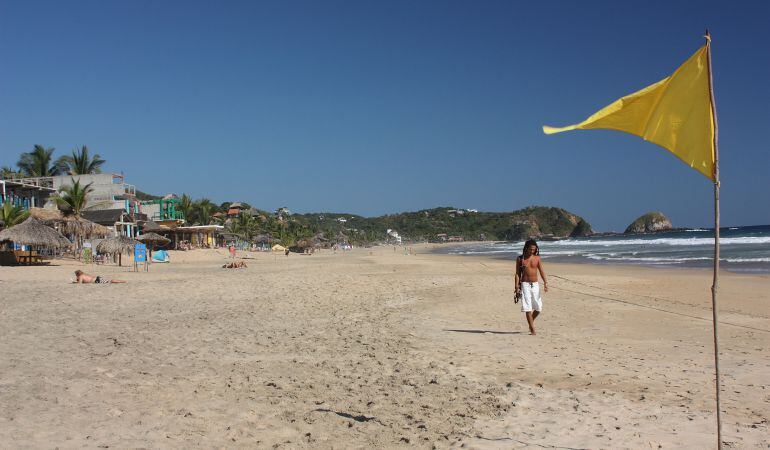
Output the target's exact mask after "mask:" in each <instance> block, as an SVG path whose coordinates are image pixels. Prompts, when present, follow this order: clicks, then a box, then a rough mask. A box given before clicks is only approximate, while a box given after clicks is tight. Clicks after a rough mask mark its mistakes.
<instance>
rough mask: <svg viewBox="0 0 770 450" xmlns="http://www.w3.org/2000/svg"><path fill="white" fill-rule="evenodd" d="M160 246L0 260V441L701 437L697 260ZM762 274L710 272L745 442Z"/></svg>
mask: <svg viewBox="0 0 770 450" xmlns="http://www.w3.org/2000/svg"><path fill="white" fill-rule="evenodd" d="M416 250H417V254H416V255H410V256H407V255H404V254H403V251H401V250H399V251H397V252H394V251H393V249H392V247H380V248H376V249H357V250H354V251H352V252H345V253H342V252H338V253H337V254H332V253H331V252H328V251H326V252H322V253H320V254H316V255H313V256H300V255H296V254H292V255H291V256H289V257H285V256H283V255H282V254H281V255H275V254H261V253H251V254H248V256H249V257H250V258H253V259H247V260H246V261H247V263H248V264H249V267H248V268H246V269H239V270H227V269H222V268H221V265H222V264H223V263H224V262H226V261H227V257H226V251H224V250H220V251H216V250H196V251H190V252H171V259H172V263H171V264H166V265H161V264H156V265H153V266H152V268H151V272H149V273H133V272H131V271H130V269H129V268H126V267H123V268H118V267H115V266H88V267H87V268H86V269H85V270H86V271H87V272H92V273H96V274H99V275H103V276H107V277H113V278H122V279H125V280H127V281H128V282H129V283H128V284H124V285H72V284H68V283H67V282H68V280H69V279H70V278H71V277H72V271H73V270H75V269H76V268H82V266H80V265H79V264H76V263H74V262H71V261H70V262H66V261H65V262H56V263H55V264H57V266H52V267H0V289H1V291H0V292H2V294H1V295H2V298H1V299H0V308H1V311H2V314H1V315H0V447H2V448H53V447H62V448H74V447H91V448H96V447H113V448H114V447H117V448H137V447H150V448H158V447H175V448H182V447H185V448H186V447H205V448H219V447H224V448H263V447H280V448H295V447H312V448H329V447H336V448H364V447H372V446H376V447H399V446H404V447H428V448H429V447H432V446H436V447H439V448H445V447H461V446H465V447H470V448H613V449H616V448H698V449H702V448H713V447H715V441H716V437H715V429H716V427H715V414H714V383H713V356H712V345H713V344H712V338H711V322H710V317H711V312H710V292H709V288H710V285H711V273H710V272H709V271H699V270H692V271H687V270H669V271H666V270H661V269H647V268H635V267H609V266H599V265H582V266H577V265H558V264H548V262H547V261H546V269H547V272H548V274H549V275H550V277H551V278H550V285H551V291H550V292H549V293H548V294H547V295H546V297H545V310H544V313H543V315H542V316H541V318H540V319H538V321H537V326H538V335H537V336H534V337H533V336H529V335H528V334H527V332H526V330H527V329H526V323H525V321H524V318H523V314H522V313H521V312H519V307H518V305H514V304H513V302H512V290H513V281H512V277H511V274H512V263H511V262H506V261H500V260H494V259H485V258H469V257H460V256H449V255H435V254H428V250H429V247H428V246H422V247H416ZM768 292H770V277H768V276H765V275H762V276H745V275H736V274H730V273H724V274H723V275H722V282H721V291H720V299H721V300H720V301H721V308H720V313H721V319H722V324H721V328H720V333H721V346H722V356H721V357H722V361H721V364H722V372H723V377H724V389H723V409H724V414H723V418H724V434H725V436H724V438H725V441H727V442H729V443H730V445H731V446H732V447H735V448H767V447H768V444H770V442H769V441H768V423H767V422H768V417H769V416H770V298H768V297H769V295H768Z"/></svg>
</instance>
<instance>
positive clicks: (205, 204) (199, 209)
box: [193, 198, 215, 225]
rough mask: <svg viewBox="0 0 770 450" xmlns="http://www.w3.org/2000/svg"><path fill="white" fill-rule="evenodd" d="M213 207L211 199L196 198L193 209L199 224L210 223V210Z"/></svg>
mask: <svg viewBox="0 0 770 450" xmlns="http://www.w3.org/2000/svg"><path fill="white" fill-rule="evenodd" d="M214 207H215V206H214V204H213V203H211V200H209V199H207V198H203V199H200V200H197V201H196V202H195V203H194V204H193V209H194V210H195V215H196V216H197V219H198V223H199V225H208V224H210V223H211V212H212V211H213V210H214Z"/></svg>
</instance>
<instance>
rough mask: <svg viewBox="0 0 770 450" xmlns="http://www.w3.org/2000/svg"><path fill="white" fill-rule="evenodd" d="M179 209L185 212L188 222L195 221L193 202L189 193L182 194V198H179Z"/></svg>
mask: <svg viewBox="0 0 770 450" xmlns="http://www.w3.org/2000/svg"><path fill="white" fill-rule="evenodd" d="M179 210H180V211H182V214H184V219H185V221H186V222H187V223H192V222H193V220H192V219H193V202H192V199H191V198H190V196H189V195H187V194H182V198H181V199H179Z"/></svg>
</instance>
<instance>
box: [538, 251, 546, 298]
mask: <svg viewBox="0 0 770 450" xmlns="http://www.w3.org/2000/svg"><path fill="white" fill-rule="evenodd" d="M537 270H538V271H539V272H540V277H542V278H543V288H544V289H545V291H546V292H548V279H547V278H546V277H545V269H544V268H543V260H542V259H540V258H537Z"/></svg>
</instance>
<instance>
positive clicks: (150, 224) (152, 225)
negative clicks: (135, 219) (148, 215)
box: [142, 220, 163, 233]
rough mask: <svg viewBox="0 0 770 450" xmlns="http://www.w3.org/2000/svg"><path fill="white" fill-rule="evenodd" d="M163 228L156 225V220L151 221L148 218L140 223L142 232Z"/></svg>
mask: <svg viewBox="0 0 770 450" xmlns="http://www.w3.org/2000/svg"><path fill="white" fill-rule="evenodd" d="M162 229H163V228H162V227H161V226H160V225H158V223H157V222H153V221H152V220H148V221H147V222H145V223H144V225H142V232H144V233H149V232H151V231H158V230H162Z"/></svg>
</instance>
